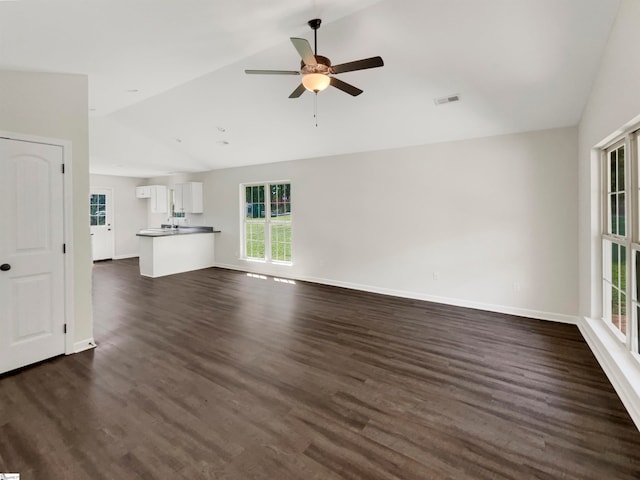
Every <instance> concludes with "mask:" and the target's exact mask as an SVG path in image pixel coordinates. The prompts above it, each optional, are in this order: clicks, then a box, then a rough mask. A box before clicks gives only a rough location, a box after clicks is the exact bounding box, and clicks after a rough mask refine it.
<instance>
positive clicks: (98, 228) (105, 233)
mask: <svg viewBox="0 0 640 480" xmlns="http://www.w3.org/2000/svg"><path fill="white" fill-rule="evenodd" d="M112 199H113V189H111V188H92V189H91V195H90V197H89V222H90V227H91V250H92V252H93V261H94V262H95V261H96V260H110V259H112V258H113V256H114V248H115V234H114V232H115V231H114V228H113V201H112Z"/></svg>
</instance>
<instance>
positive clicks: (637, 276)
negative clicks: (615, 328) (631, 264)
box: [633, 250, 640, 330]
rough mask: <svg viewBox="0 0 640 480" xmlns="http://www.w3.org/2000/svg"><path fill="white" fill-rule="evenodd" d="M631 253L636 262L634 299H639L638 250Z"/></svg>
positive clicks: (639, 261)
mask: <svg viewBox="0 0 640 480" xmlns="http://www.w3.org/2000/svg"><path fill="white" fill-rule="evenodd" d="M633 255H634V257H635V264H636V282H635V284H636V285H635V286H636V297H635V299H634V300H638V299H640V252H639V251H637V250H636V251H635V252H633ZM639 330H640V329H639Z"/></svg>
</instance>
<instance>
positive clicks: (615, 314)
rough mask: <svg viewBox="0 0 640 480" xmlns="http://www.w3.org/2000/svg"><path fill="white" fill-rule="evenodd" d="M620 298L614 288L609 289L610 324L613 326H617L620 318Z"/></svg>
mask: <svg viewBox="0 0 640 480" xmlns="http://www.w3.org/2000/svg"><path fill="white" fill-rule="evenodd" d="M619 307H620V298H619V291H618V289H617V288H615V287H611V323H613V324H614V325H616V326H617V325H618V321H619V318H620V311H619Z"/></svg>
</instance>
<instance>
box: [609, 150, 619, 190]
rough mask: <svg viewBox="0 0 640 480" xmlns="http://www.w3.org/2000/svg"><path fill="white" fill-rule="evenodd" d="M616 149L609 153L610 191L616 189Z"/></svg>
mask: <svg viewBox="0 0 640 480" xmlns="http://www.w3.org/2000/svg"><path fill="white" fill-rule="evenodd" d="M616 170H617V169H616V151H615V150H614V151H613V152H611V153H610V154H609V179H610V185H609V188H610V190H609V191H610V192H615V191H617V189H616V183H617V182H616V179H617V178H616Z"/></svg>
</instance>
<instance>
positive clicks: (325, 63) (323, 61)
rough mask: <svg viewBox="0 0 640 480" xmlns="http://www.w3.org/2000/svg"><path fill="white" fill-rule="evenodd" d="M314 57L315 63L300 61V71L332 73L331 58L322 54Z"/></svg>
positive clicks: (302, 72)
mask: <svg viewBox="0 0 640 480" xmlns="http://www.w3.org/2000/svg"><path fill="white" fill-rule="evenodd" d="M314 57H316V62H318V64H317V65H305V63H304V61H302V62H300V73H301V74H303V75H305V74H307V73H324V74H325V75H327V74H329V73H333V72H332V70H331V60H329V59H328V58H327V57H323V56H322V55H314Z"/></svg>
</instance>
